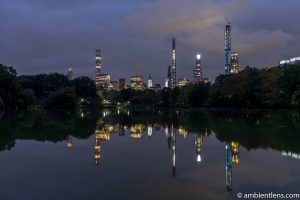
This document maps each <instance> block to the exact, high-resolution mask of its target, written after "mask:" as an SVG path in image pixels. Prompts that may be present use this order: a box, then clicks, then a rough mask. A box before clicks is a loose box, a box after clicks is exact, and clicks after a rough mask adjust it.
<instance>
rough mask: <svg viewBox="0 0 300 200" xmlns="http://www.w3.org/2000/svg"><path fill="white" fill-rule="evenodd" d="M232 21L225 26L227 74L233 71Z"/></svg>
mask: <svg viewBox="0 0 300 200" xmlns="http://www.w3.org/2000/svg"><path fill="white" fill-rule="evenodd" d="M230 56H231V23H230V22H229V21H228V24H227V25H226V26H225V74H226V75H228V74H230V73H231V58H230Z"/></svg>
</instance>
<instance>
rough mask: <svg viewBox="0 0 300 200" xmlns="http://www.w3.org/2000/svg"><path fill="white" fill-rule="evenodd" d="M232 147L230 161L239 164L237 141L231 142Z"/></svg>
mask: <svg viewBox="0 0 300 200" xmlns="http://www.w3.org/2000/svg"><path fill="white" fill-rule="evenodd" d="M231 147H232V163H233V164H239V147H240V144H239V142H231Z"/></svg>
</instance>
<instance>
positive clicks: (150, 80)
mask: <svg viewBox="0 0 300 200" xmlns="http://www.w3.org/2000/svg"><path fill="white" fill-rule="evenodd" d="M152 86H153V84H152V78H151V76H150V74H149V77H148V88H152Z"/></svg>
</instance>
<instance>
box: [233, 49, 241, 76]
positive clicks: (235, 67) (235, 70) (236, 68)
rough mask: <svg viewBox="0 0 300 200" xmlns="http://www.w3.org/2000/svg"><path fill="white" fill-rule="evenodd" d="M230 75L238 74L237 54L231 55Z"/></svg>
mask: <svg viewBox="0 0 300 200" xmlns="http://www.w3.org/2000/svg"><path fill="white" fill-rule="evenodd" d="M231 73H232V74H237V73H239V57H238V53H237V52H233V53H231Z"/></svg>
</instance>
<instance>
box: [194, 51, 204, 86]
mask: <svg viewBox="0 0 300 200" xmlns="http://www.w3.org/2000/svg"><path fill="white" fill-rule="evenodd" d="M202 78H203V71H202V66H201V55H200V54H197V55H196V68H195V69H194V82H195V83H196V82H199V81H202Z"/></svg>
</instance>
